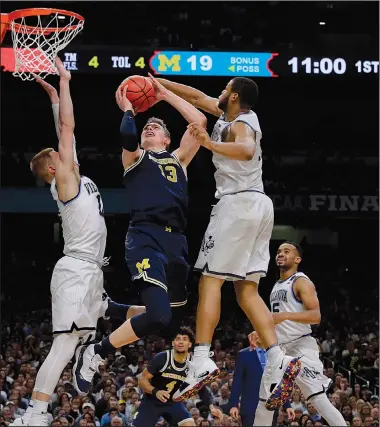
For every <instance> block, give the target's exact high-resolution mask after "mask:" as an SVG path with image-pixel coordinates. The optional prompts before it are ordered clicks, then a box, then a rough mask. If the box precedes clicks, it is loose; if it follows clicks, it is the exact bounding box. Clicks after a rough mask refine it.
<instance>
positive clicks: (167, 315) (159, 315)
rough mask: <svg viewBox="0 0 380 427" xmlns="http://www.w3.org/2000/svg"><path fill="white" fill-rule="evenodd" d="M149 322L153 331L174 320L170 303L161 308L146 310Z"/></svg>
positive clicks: (164, 326)
mask: <svg viewBox="0 0 380 427" xmlns="http://www.w3.org/2000/svg"><path fill="white" fill-rule="evenodd" d="M146 317H147V323H148V325H149V328H151V329H152V331H153V332H158V331H160V330H161V329H163V328H166V326H168V325H169V323H170V321H171V320H172V313H171V309H170V305H169V306H168V307H162V308H161V309H159V310H148V311H147V312H146Z"/></svg>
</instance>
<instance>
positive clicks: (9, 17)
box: [1, 8, 84, 34]
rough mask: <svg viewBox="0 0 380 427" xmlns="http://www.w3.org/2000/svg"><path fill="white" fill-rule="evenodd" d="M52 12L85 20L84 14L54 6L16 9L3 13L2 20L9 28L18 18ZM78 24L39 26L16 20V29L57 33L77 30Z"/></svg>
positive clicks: (29, 31)
mask: <svg viewBox="0 0 380 427" xmlns="http://www.w3.org/2000/svg"><path fill="white" fill-rule="evenodd" d="M52 13H59V14H60V15H65V16H72V17H74V18H76V19H78V21H82V22H84V18H83V16H82V15H79V14H78V13H75V12H70V11H69V10H64V9H53V8H30V9H20V10H15V11H14V12H11V13H8V14H2V16H1V20H2V25H5V26H6V27H8V29H9V27H10V25H11V22H14V21H15V20H16V19H20V18H25V17H28V16H39V15H51V14H52ZM78 25H79V24H76V25H70V26H69V27H57V28H39V27H33V26H30V25H23V24H18V23H17V22H14V30H15V31H16V32H20V31H24V32H27V33H37V34H38V33H39V34H49V33H56V32H59V31H72V30H75V29H76V28H77V27H78Z"/></svg>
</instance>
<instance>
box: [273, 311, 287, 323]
mask: <svg viewBox="0 0 380 427" xmlns="http://www.w3.org/2000/svg"><path fill="white" fill-rule="evenodd" d="M272 317H273V320H274V324H275V325H278V324H279V323H282V322H284V321H285V320H287V319H286V313H284V312H282V313H272Z"/></svg>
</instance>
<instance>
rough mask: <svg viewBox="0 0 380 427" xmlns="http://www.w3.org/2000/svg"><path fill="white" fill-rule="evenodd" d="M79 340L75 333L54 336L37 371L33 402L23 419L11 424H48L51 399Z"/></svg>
mask: <svg viewBox="0 0 380 427" xmlns="http://www.w3.org/2000/svg"><path fill="white" fill-rule="evenodd" d="M78 341H79V336H78V335H73V334H61V335H58V336H56V337H55V338H54V340H53V344H52V347H51V349H50V352H49V354H48V356H47V358H46V359H45V361H44V363H43V364H42V365H41V368H40V369H39V371H38V373H37V377H36V384H35V387H34V390H33V395H32V401H33V404H32V405H31V406H29V407H28V410H27V413H26V414H25V415H24V416H23V417H22V418H21V419H17V420H16V421H15V423H14V424H11V425H14V426H17V425H31V426H44V425H46V426H47V425H48V422H47V417H46V413H47V408H48V405H49V401H50V399H51V396H52V394H53V392H54V388H55V387H56V385H57V383H58V380H59V377H60V376H61V373H62V371H63V369H64V368H65V367H66V365H67V364H68V363H69V362H70V360H71V358H72V357H73V355H74V352H75V347H76V346H77V344H78Z"/></svg>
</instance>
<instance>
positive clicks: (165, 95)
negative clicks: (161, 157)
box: [149, 74, 207, 168]
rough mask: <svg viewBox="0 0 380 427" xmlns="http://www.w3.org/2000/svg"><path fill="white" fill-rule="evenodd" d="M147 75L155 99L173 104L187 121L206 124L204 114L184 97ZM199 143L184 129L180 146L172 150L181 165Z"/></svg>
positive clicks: (202, 125)
mask: <svg viewBox="0 0 380 427" xmlns="http://www.w3.org/2000/svg"><path fill="white" fill-rule="evenodd" d="M149 77H150V79H151V81H152V84H153V87H154V91H155V95H156V99H157V101H166V102H168V103H169V104H170V105H171V106H173V107H174V108H175V109H176V110H177V111H178V112H179V113H181V115H182V116H183V118H184V119H185V120H186V121H187V122H188V123H196V124H197V125H199V126H200V127H202V128H205V127H206V125H207V118H206V116H205V115H204V114H203V113H201V112H200V111H199V110H198V109H196V108H195V107H194V106H193V105H191V104H190V103H189V102H187V101H186V100H185V99H182V98H181V97H179V96H177V95H176V94H175V93H173V92H172V91H170V90H168V89H166V88H165V87H164V86H163V85H162V84H161V83H160V82H159V81H158V80H157V79H155V78H154V77H153V76H152V75H151V74H149ZM199 147H200V145H199V143H198V142H197V140H196V138H194V137H193V136H192V135H191V134H190V132H189V131H186V132H185V133H184V135H183V137H182V139H181V142H180V146H179V148H178V149H177V150H175V151H174V152H173V154H175V155H176V157H177V158H178V160H179V161H180V163H181V164H182V166H183V167H185V168H186V167H187V166H188V165H189V163H190V162H191V160H192V159H193V158H194V156H195V155H196V153H197V151H198V150H199Z"/></svg>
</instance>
